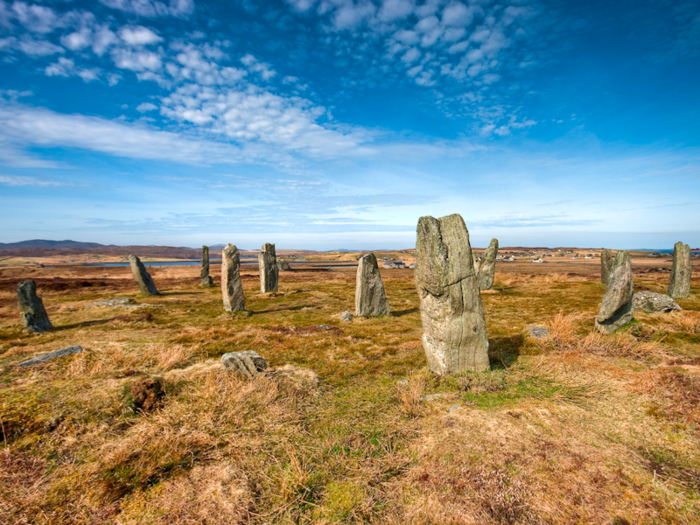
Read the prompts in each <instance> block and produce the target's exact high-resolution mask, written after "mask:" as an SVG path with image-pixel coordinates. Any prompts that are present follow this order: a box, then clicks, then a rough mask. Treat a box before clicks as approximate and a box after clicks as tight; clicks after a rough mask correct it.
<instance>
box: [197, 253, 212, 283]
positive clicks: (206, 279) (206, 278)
mask: <svg viewBox="0 0 700 525" xmlns="http://www.w3.org/2000/svg"><path fill="white" fill-rule="evenodd" d="M200 277H201V278H202V281H201V282H200V283H199V286H201V287H202V288H209V287H210V286H214V280H213V279H212V278H211V275H209V246H202V270H201V272H200Z"/></svg>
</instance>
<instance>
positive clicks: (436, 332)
mask: <svg viewBox="0 0 700 525" xmlns="http://www.w3.org/2000/svg"><path fill="white" fill-rule="evenodd" d="M417 233H418V235H417V239H416V270H415V275H416V288H417V289H418V295H419V297H420V312H421V321H422V323H423V349H424V350H425V355H426V357H427V358H428V365H429V366H430V369H431V370H432V371H433V372H435V373H437V374H440V375H443V374H449V373H454V372H462V371H467V370H475V371H481V370H488V369H489V356H488V349H489V343H488V336H487V333H486V320H485V319H484V306H483V304H482V302H481V295H480V294H479V283H478V282H477V277H476V274H475V272H474V263H473V259H472V249H471V246H470V245H469V232H468V231H467V227H466V225H465V224H464V220H463V219H462V217H461V216H460V215H457V214H454V215H448V216H447V217H442V218H441V219H435V218H434V217H421V218H420V219H419V220H418V231H417Z"/></svg>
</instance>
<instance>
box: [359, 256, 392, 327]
mask: <svg viewBox="0 0 700 525" xmlns="http://www.w3.org/2000/svg"><path fill="white" fill-rule="evenodd" d="M390 312H391V309H390V308H389V301H387V299H386V293H385V291H384V283H383V282H382V276H381V275H380V274H379V265H378V264H377V258H376V257H375V255H374V254H373V253H368V254H367V255H365V256H363V257H361V258H360V260H359V264H358V265H357V278H356V283H355V315H357V316H360V317H368V316H374V315H383V314H388V313H390Z"/></svg>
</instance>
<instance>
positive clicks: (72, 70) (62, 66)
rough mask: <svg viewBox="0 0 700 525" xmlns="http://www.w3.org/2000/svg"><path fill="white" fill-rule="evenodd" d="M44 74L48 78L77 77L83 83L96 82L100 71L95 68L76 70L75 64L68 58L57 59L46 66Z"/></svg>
mask: <svg viewBox="0 0 700 525" xmlns="http://www.w3.org/2000/svg"><path fill="white" fill-rule="evenodd" d="M44 73H45V74H46V75H47V76H49V77H70V76H73V75H75V76H78V77H80V78H82V79H83V81H85V82H90V81H92V80H96V79H97V77H98V76H99V74H100V70H99V69H96V68H76V67H75V62H74V61H73V60H71V59H69V58H64V57H59V58H58V62H55V63H53V64H51V65H50V66H47V67H46V68H45V69H44Z"/></svg>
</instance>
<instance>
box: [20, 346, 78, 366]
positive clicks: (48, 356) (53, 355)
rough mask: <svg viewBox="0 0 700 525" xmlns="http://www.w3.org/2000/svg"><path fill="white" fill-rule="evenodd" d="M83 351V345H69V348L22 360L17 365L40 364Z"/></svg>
mask: <svg viewBox="0 0 700 525" xmlns="http://www.w3.org/2000/svg"><path fill="white" fill-rule="evenodd" d="M82 351H83V347H82V346H80V345H73V346H69V347H68V348H64V349H62V350H56V351H55V352H49V353H48V354H42V355H38V356H36V357H34V358H32V359H29V360H28V361H22V362H21V363H19V364H18V365H17V366H32V365H38V364H40V363H43V362H45V361H50V360H51V359H56V358H58V357H64V356H67V355H72V354H79V353H81V352H82Z"/></svg>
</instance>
